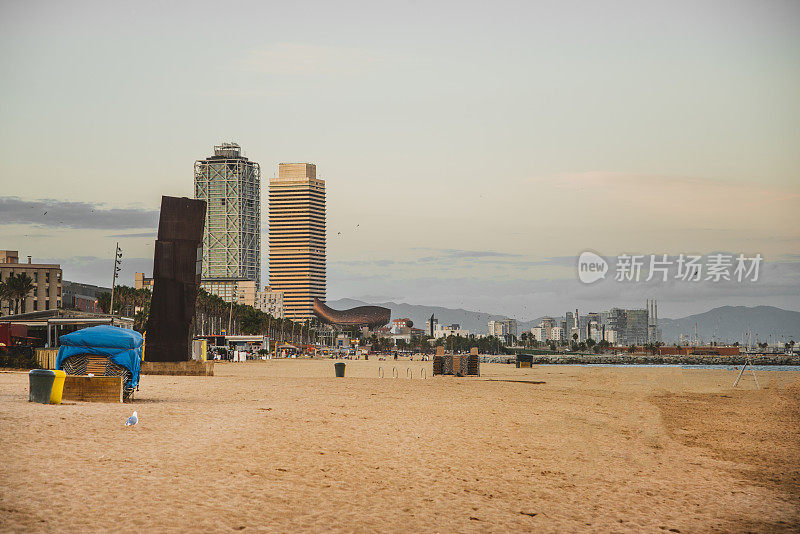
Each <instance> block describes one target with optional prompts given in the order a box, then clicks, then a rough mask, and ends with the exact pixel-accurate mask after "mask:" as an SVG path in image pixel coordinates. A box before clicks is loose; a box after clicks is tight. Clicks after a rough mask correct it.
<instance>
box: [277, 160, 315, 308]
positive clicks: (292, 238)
mask: <svg viewBox="0 0 800 534" xmlns="http://www.w3.org/2000/svg"><path fill="white" fill-rule="evenodd" d="M269 285H270V288H271V289H272V290H273V291H283V310H284V316H285V317H286V318H288V319H292V320H294V321H305V320H306V319H310V318H311V317H313V312H312V307H313V302H314V298H315V297H316V298H318V299H320V300H325V181H324V180H320V179H317V166H316V165H314V164H311V163H281V164H279V165H278V177H277V178H271V179H270V181H269Z"/></svg>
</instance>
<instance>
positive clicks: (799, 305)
mask: <svg viewBox="0 0 800 534" xmlns="http://www.w3.org/2000/svg"><path fill="white" fill-rule="evenodd" d="M606 259H607V260H609V261H610V263H612V264H613V261H614V260H615V259H616V258H608V257H607V258H606ZM544 262H549V263H550V264H554V265H564V266H567V267H569V269H568V270H567V271H566V273H568V274H567V276H566V277H564V276H560V274H559V275H554V276H538V277H530V276H528V275H529V274H530V273H528V272H526V271H516V272H515V271H511V270H507V271H506V273H507V274H506V276H500V277H496V276H489V275H487V273H486V271H485V270H480V271H477V272H458V273H445V274H442V273H441V272H439V271H437V272H432V271H431V270H430V269H428V270H423V269H420V270H411V269H408V268H405V269H403V270H379V269H370V268H369V267H365V268H363V269H357V268H353V267H350V268H346V269H342V268H339V267H337V266H329V270H328V280H329V282H328V298H329V299H336V298H340V297H353V296H360V295H365V294H373V295H377V294H381V295H386V294H391V295H393V296H395V297H396V298H395V299H393V300H395V301H403V302H408V303H413V304H424V305H431V306H446V307H455V308H465V309H469V310H475V311H486V312H491V313H498V314H503V315H508V316H511V317H516V318H519V319H523V320H525V319H531V318H535V317H540V316H544V315H554V316H558V315H563V313H564V311H566V310H574V309H575V308H576V307H577V308H580V309H581V310H586V311H597V312H600V311H604V310H608V309H610V308H612V307H620V308H643V307H644V303H645V300H646V299H652V298H657V299H658V301H659V312H660V315H661V316H662V317H665V318H666V317H684V316H687V315H690V314H693V313H701V312H704V311H707V310H709V309H711V308H714V307H716V306H723V305H747V306H754V305H772V306H777V307H780V308H784V309H789V310H799V311H800V261H794V262H788V261H781V262H766V261H765V262H764V263H763V264H762V268H761V272H760V275H759V279H758V281H757V282H736V281H735V280H732V281H727V282H725V281H721V282H716V283H715V282H711V281H705V280H704V281H701V282H696V283H694V282H684V281H682V280H675V279H674V278H669V279H668V280H667V282H662V281H661V279H660V278H658V277H655V278H654V279H653V280H651V281H650V282H646V281H645V279H646V278H647V270H646V269H643V270H642V278H641V280H642V281H640V282H616V281H615V280H614V273H613V271H612V272H611V273H610V274H609V276H608V277H607V278H606V279H605V280H601V281H599V282H597V283H594V284H591V285H585V284H583V283H581V282H580V281H579V280H578V278H577V274H576V271H575V270H574V268H575V258H574V257H555V258H549V259H547V260H544ZM673 275H674V272H673ZM362 300H364V299H362Z"/></svg>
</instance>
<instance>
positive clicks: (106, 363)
mask: <svg viewBox="0 0 800 534" xmlns="http://www.w3.org/2000/svg"><path fill="white" fill-rule="evenodd" d="M59 341H60V343H61V347H60V348H59V349H58V357H57V358H56V369H61V370H63V371H65V372H66V373H67V374H68V375H87V374H93V375H96V376H121V377H122V381H123V384H122V387H123V398H124V399H125V400H130V399H131V398H132V397H133V391H134V389H135V388H136V386H137V385H138V384H139V368H140V366H141V363H142V345H143V342H144V338H143V337H142V334H140V333H139V332H136V331H135V330H127V329H124V328H119V327H116V326H108V325H101V326H93V327H90V328H84V329H83V330H78V331H76V332H72V333H71V334H67V335H65V336H61V338H59Z"/></svg>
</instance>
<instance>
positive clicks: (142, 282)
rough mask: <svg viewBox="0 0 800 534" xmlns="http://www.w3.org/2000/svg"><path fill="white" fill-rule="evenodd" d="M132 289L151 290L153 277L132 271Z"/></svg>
mask: <svg viewBox="0 0 800 534" xmlns="http://www.w3.org/2000/svg"><path fill="white" fill-rule="evenodd" d="M133 289H149V290H150V291H153V279H152V278H147V277H146V276H145V275H144V273H134V275H133Z"/></svg>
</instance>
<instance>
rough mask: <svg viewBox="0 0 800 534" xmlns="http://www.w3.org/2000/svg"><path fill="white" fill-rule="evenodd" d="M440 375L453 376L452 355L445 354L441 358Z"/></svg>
mask: <svg viewBox="0 0 800 534" xmlns="http://www.w3.org/2000/svg"><path fill="white" fill-rule="evenodd" d="M442 374H443V375H452V374H453V355H452V354H445V355H444V356H442Z"/></svg>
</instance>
